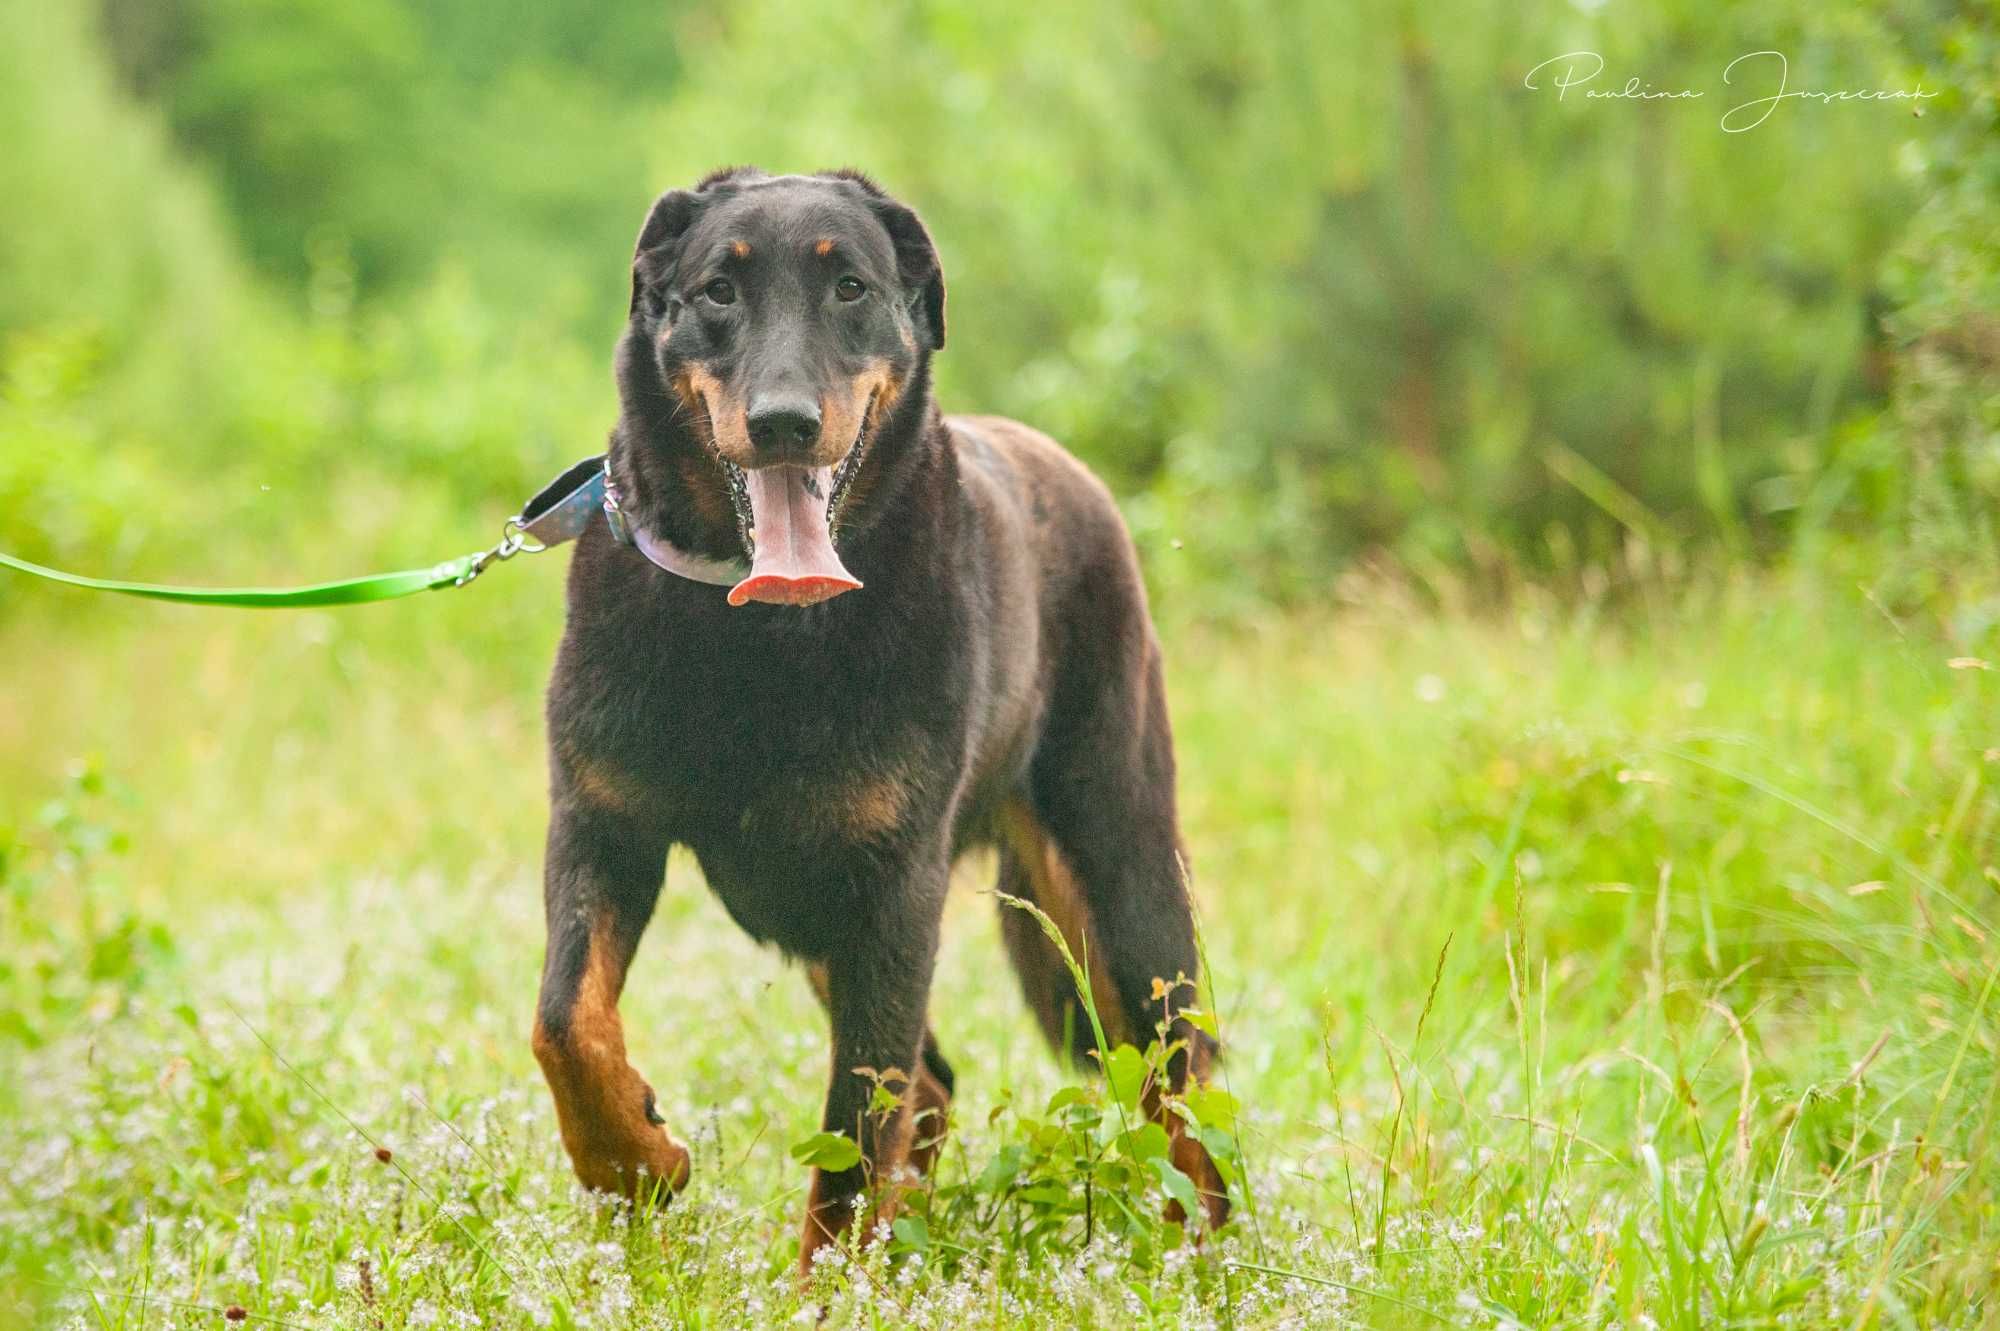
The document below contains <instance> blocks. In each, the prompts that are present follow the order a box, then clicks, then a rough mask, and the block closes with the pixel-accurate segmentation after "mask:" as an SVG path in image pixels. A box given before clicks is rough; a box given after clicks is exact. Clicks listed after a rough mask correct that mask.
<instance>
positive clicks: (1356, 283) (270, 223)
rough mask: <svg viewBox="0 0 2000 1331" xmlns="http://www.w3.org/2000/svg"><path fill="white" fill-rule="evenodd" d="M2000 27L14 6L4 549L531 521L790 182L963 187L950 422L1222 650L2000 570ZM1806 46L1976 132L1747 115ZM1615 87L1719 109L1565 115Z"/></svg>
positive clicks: (1321, 10)
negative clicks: (695, 279)
mask: <svg viewBox="0 0 2000 1331" xmlns="http://www.w3.org/2000/svg"><path fill="white" fill-rule="evenodd" d="M1982 10H1984V11H1985V12H1984V14H1983V15H1982V14H1981V12H1980V11H1982ZM1991 18H1992V14H1991V11H1990V9H1987V8H1986V7H1984V6H1970V7H1965V6H1960V5H1957V4H1952V3H1941V2H1938V0H1896V2H1894V3H1876V4H1861V5H1840V6H1828V5H1822V4H1813V3H1806V2H1805V0H1755V2H1754V3H1749V4H1737V5H1716V4H1710V3H1697V2H1694V0H1679V2H1677V3H1671V4H1665V5H1647V6H1632V5H1624V4H1618V3H1581V2H1579V3H1573V4H1548V5H1533V6H1525V7H1524V6H1512V5H1500V4H1477V3H1450V4H1438V5H1425V6H1414V5H1403V6H1383V7H1366V6H1334V5H1318V4H1304V5H1301V4H1259V3H1244V4H1232V5H1223V6H1216V5H1212V4H1193V3H1174V2H1172V0H1166V2H1163V3H1148V4H1136V5H1111V6H1091V7H1088V8H1087V10H1084V11H1080V12H1065V13H1060V14H1057V13H1049V14H1036V13H1026V12H1023V11H1022V10H1021V8H1020V7H1019V6H1014V5H998V4H921V3H920V4H890V5H881V6H870V7H867V8H865V9H857V10H854V11H851V12H847V13H844V14H843V15H842V16H841V17H840V19H839V20H838V21H837V22H836V21H833V20H831V19H829V18H828V17H827V16H826V14H825V12H824V11H823V10H822V8H821V7H820V6H816V5H812V4H808V3H805V2H804V0H750V2H749V3H732V4H729V5H719V4H713V5H711V4H670V3H659V2H658V0H594V2H593V3H580V4H574V5H563V6H548V5H532V4H526V3H512V2H508V3H493V0H94V2H93V0H67V2H66V3H61V4H37V3H28V2H27V0H5V3H0V36H4V38H5V41H6V46H7V49H8V50H9V51H11V52H13V53H14V58H13V59H12V60H10V62H9V66H10V67H9V69H8V71H7V73H6V74H5V75H4V77H0V141H4V142H5V143H6V145H7V151H6V152H5V153H4V154H0V214H4V225H0V532H4V534H5V541H4V547H5V548H8V549H11V550H13V551H14V552H16V553H18V554H21V555H24V556H26V557H29V558H39V559H45V560H49V561H53V562H58V563H63V564H67V565H76V566H81V567H83V568H86V569H88V570H90V571H94V572H103V573H123V574H140V573H143V574H146V575H151V576H158V577H169V576H173V575H183V576H210V575H212V576H224V575H228V576H232V577H242V576H246V575H249V574H257V575H262V576H276V575H279V574H283V575H286V576H298V577H319V576H328V575H332V574H336V573H342V572H348V571H355V570H358V569H359V568H360V567H362V566H363V565H364V564H366V563H368V562H369V561H370V560H371V559H372V560H375V561H378V562H379V560H381V559H383V558H388V559H390V560H391V561H392V562H393V563H398V564H408V563H421V562H425V561H427V560H429V559H431V558H432V557H434V556H442V555H443V554H445V553H447V552H450V551H455V550H456V549H457V548H458V547H459V546H460V545H464V544H466V542H467V541H469V540H474V539H476V538H483V537H484V536H485V535H486V533H488V532H489V531H490V529H491V528H492V527H493V526H494V523H495V521H496V520H497V519H498V517H500V516H502V515H503V514H504V513H505V512H507V511H510V508H511V505H513V504H514V503H516V502H517V501H518V500H519V499H520V497H521V496H523V495H525V494H527V493H528V492H530V491H531V490H532V489H533V488H534V487H535V486H536V485H537V484H538V483H539V482H540V481H541V480H542V479H543V478H544V477H545V476H546V475H547V474H549V473H550V472H552V471H553V470H554V469H555V468H557V467H558V466H560V465H561V464H564V463H566V462H568V461H569V460H571V459H572V458H574V457H577V456H580V455H583V454H585V453H588V452H591V451H594V450H595V449H596V448H597V447H598V446H599V443H600V440H601V437H602V435H603V433H604V431H605V429H606V427H607V426H608V425H609V424H610V422H611V419H612V415H613V398H612V394H611V391H610V381H609V378H608V363H609V355H610V349H611V346H612V343H613V340H614V338H615V336H616V334H617V331H618V328H619V325H620V321H621V318H622V314H623V311H624V301H625V296H624V292H625V287H626V276H625V274H626V269H627V264H628V261H629V257H630V250H631V241H632V237H633V235H634V233H635V232H636V229H637V226H638V224H639V221H640V220H641V218H642V217H643V215H644V213H645V210H646V206H647V204H648V203H649V201H650V200H651V198H652V197H653V195H654V194H655V193H656V192H657V191H658V190H660V189H662V188H665V187H668V186H673V185H677V184H685V183H687V182H689V181H691V180H692V179H693V178H694V177H696V176H697V175H699V174H700V173H702V172H704V171H706V170H708V169H710V168H711V167H714V166H716V165H718V164H725V163H733V162H743V161H747V162H754V163H758V164H761V165H763V166H766V167H768V168H770V169H772V170H779V171H782V170H810V169H814V168H819V167H825V166H834V165H857V166H860V167H863V168H864V169H866V170H868V171H870V172H871V173H873V174H875V175H876V176H878V177H879V178H880V179H881V180H882V181H883V182H884V183H885V184H886V185H887V186H888V187H889V188H890V189H892V190H893V191H895V192H897V193H899V194H900V195H902V196H903V197H904V198H906V199H908V200H909V201H911V202H912V203H914V204H915V205H916V206H917V207H918V208H919V209H920V210H921V211H922V213H923V214H924V216H925V217H926V218H927V219H928V221H929V223H930V225H931V228H932V230H933V231H934V232H935V234H936V236H937V238H938V242H939V245H940V247H941V249H942V252H943V257H944V264H945V269H946V273H947V277H948V280H949V284H950V296H951V323H952V339H951V346H950V349H949V351H948V353H947V354H946V355H945V356H944V357H943V359H942V362H941V366H940V372H941V385H942V396H943V398H944V400H945V401H946V403H947V404H948V405H951V406H955V407H957V408H959V409H977V410H985V411H997V412H1003V413H1009V414H1013V415H1017V416H1020V417H1022V418H1024V419H1027V420H1029V421H1032V422H1034V423H1036V424H1037V425H1039V426H1042V427H1043V428H1045V429H1047V430H1049V431H1050V432H1052V433H1054V434H1056V435H1057V436H1058V437H1060V438H1062V439H1064V440H1066V441H1067V442H1068V443H1069V444H1070V445H1071V446H1072V447H1073V448H1074V449H1075V450H1076V451H1077V452H1079V453H1080V454H1081V455H1082V456H1083V457H1084V458H1085V459H1087V460H1088V461H1089V462H1090V463H1091V464H1092V465H1093V466H1094V467H1096V468H1097V469H1098V470H1099V471H1100V472H1102V473H1103V474H1104V475H1105V476H1106V477H1107V478H1108V479H1109V480H1110V482H1111V483H1112V485H1113V487H1114V489H1115V490H1116V491H1117V492H1118V493H1119V495H1120V496H1121V498H1122V499H1123V500H1124V501H1125V502H1126V504H1127V506H1128V513H1129V516H1130V518H1131V520H1132V522H1133V524H1134V526H1135V528H1136V530H1137V532H1138V534H1139V536H1140V538H1141V540H1142V541H1143V542H1145V543H1146V544H1147V546H1148V548H1149V552H1150V553H1152V554H1153V555H1155V556H1156V557H1155V558H1153V559H1152V560H1151V561H1150V568H1151V573H1152V576H1153V577H1154V578H1155V580H1156V590H1160V591H1162V592H1164V591H1168V590H1171V591H1174V592H1176V593H1180V594H1184V595H1185V596H1187V597H1190V598H1199V603H1200V604H1201V605H1202V606H1203V607H1204V608H1205V610H1206V611H1210V612H1214V613H1237V612H1241V611H1243V610H1245V609H1250V608H1260V607H1264V606H1269V605H1272V604H1299V603H1307V604H1311V603H1319V602H1323V601H1324V600H1325V599H1326V598H1327V597H1328V596H1329V595H1331V594H1332V592H1333V590H1334V587H1335V585H1336V578H1337V575H1338V574H1339V573H1340V571H1341V570H1342V569H1344V568H1349V567H1352V566H1353V565H1354V563H1355V562H1356V561H1365V560H1369V559H1383V560H1390V561H1393V562H1394V563H1395V564H1396V565H1397V566H1398V567H1400V568H1401V569H1403V570H1405V571H1407V572H1410V573H1412V574H1413V575H1414V576H1416V577H1417V578H1419V579H1428V578H1433V577H1439V576H1454V575H1460V574H1470V575H1472V576H1473V577H1475V578H1484V579H1491V578H1495V577H1502V578H1504V577H1508V576H1511V575H1512V574H1513V573H1514V572H1515V571H1520V570H1526V571H1528V572H1529V573H1531V574H1532V575H1535V576H1541V577H1546V578H1554V579H1564V578H1573V577H1578V576H1584V575H1586V574H1587V573H1588V571H1589V570H1591V569H1593V568H1595V569H1598V570H1601V571H1603V572H1604V573H1605V574H1606V575H1608V576H1612V577H1616V576H1617V569H1618V567H1619V565H1620V564H1621V562H1623V561H1624V559H1625V558H1626V556H1627V555H1628V553H1629V550H1628V547H1630V546H1632V545H1633V544H1634V543H1638V544H1643V545H1644V547H1645V549H1646V552H1647V553H1648V554H1649V555H1651V556H1652V557H1655V558H1658V557H1662V556H1666V557H1675V556H1679V557H1686V556H1690V555H1699V554H1702V553H1705V552H1715V553H1717V554H1719V555H1720V556H1722V557H1726V558H1729V559H1747V560H1762V559H1769V558H1771V557H1773V556H1775V555H1780V554H1784V553H1787V552H1791V551H1794V550H1796V549H1797V548H1798V547H1799V545H1800V543H1801V542H1813V541H1818V540H1821V539H1822V538H1825V537H1827V536H1829V535H1841V534H1846V535H1853V534H1864V535H1871V536H1872V535H1879V534H1881V533H1884V532H1891V531H1893V532H1895V533H1898V534H1904V535H1909V536H1911V537H1913V538H1915V539H1916V540H1917V541H1918V542H1920V543H1921V544H1922V546H1923V549H1924V551H1925V554H1926V556H1927V559H1928V564H1927V569H1928V571H1927V572H1919V571H1918V570H1916V569H1914V568H1912V567H1908V566H1905V565H1902V564H1899V565H1898V566H1897V571H1898V573H1899V574H1902V575H1907V579H1906V580H1910V581H1915V582H1921V580H1922V578H1924V577H1927V576H1935V573H1936V570H1937V569H1939V568H1947V569H1948V568H1949V567H1950V566H1951V565H1952V564H1954V563H1959V564H1964V563H1984V564H1988V565H1990V564H1991V562H1992V560H1993V556H1994V552H1995V546H1994V534H1993V521H1992V514H1993V511H1994V507H1995V503H1996V500H2000V442H1996V430H2000V414H1996V413H2000V408H1996V406H1995V397H1994V376H1995V366H1996V357H2000V322H1996V317H2000V316H1996V314H1995V311H1996V309H2000V289H1996V281H1997V280H2000V279H1996V271H2000V261H1996V258H1995V242H1994V236H1995V234H1996V230H2000V212H1996V203H1995V199H1996V192H2000V186H1996V176H2000V165H1996V163H2000V127H1996V121H1995V110H1994V88H1995V80H1996V74H1995V70H1996V67H2000V47H1997V46H1996V44H1995V38H1994V28H1993V25H1992V22H1991ZM1765 48H1778V49H1782V50H1783V51H1785V52H1786V53H1787V54H1788V56H1789V58H1790V62H1791V81H1792V82H1791V86H1792V87H1793V88H1798V87H1808V88H1814V89H1824V88H1877V87H1889V88H1903V89H1908V88H1912V87H1915V86H1917V85H1919V84H1921V85H1922V86H1923V87H1924V88H1925V89H1927V90H1934V91H1936V92H1937V93H1938V94H1939V95H1938V96H1937V97H1936V98H1935V99H1933V100H1928V101H1925V102H1923V103H1921V104H1920V106H1921V111H1922V114H1921V116H1919V115H1917V114H1915V111H1914V110H1913V104H1912V103H1910V102H1908V101H1895V102H1883V103H1849V104H1844V105H1825V104H1820V103H1811V102H1794V103H1791V104H1788V105H1785V106H1783V107H1781V108H1779V109H1778V110H1777V111H1776V113H1775V114H1773V115H1771V116H1770V117H1769V119H1768V120H1767V121H1765V123H1763V124H1761V125H1760V126H1758V127H1757V128H1756V129H1754V130H1751V131H1748V132H1743V133H1734V134H1731V133H1724V132H1722V131H1721V130H1720V128H1719V126H1718V120H1719V118H1720V116H1721V113H1722V112H1723V111H1724V110H1725V109H1726V108H1727V106H1728V105H1729V104H1730V103H1731V101H1733V100H1736V99H1737V94H1738V93H1739V92H1741V91H1743V88H1742V85H1739V87H1738V88H1736V89H1732V88H1730V87H1727V86H1725V85H1724V84H1723V82H1722V73H1723V70H1724V67H1725V66H1726V65H1727V64H1728V62H1729V61H1730V60H1731V59H1733V58H1734V57H1735V56H1737V55H1741V54H1743V53H1744V52H1746V51H1752V50H1759V49H1765ZM1576 50H1591V51H1596V52H1599V53H1601V54H1602V56H1603V58H1604V62H1605V72H1604V73H1603V75H1602V76H1601V77H1600V78H1599V79H1598V81H1597V83H1596V84H1595V85H1593V86H1595V87H1598V88H1611V87H1615V86H1618V85H1622V84H1623V83H1624V82H1625V80H1626V79H1627V78H1637V79H1640V80H1642V81H1643V82H1644V83H1646V84H1649V85H1651V86H1653V87H1655V88H1663V89H1671V88H1691V89H1699V90H1703V91H1704V93H1705V96H1704V97H1703V98H1702V99H1701V100H1699V101H1693V102H1633V101H1585V100H1584V99H1583V97H1582V95H1581V93H1580V92H1578V91H1575V90H1572V91H1571V92H1570V93H1569V94H1568V95H1567V96H1566V97H1564V98H1562V99H1561V100H1558V98H1557V97H1556V96H1555V94H1554V92H1553V90H1551V89H1549V87H1548V84H1547V81H1546V78H1545V79H1544V80H1543V89H1544V90H1543V91H1541V92H1532V91H1529V90H1527V89H1526V88H1524V86H1523V79H1524V76H1525V75H1526V74H1527V73H1528V71H1529V70H1530V69H1531V68H1532V67H1534V66H1535V65H1536V64H1538V63H1539V62H1541V61H1543V60H1546V59H1548V58H1549V57H1552V56H1555V55H1558V54H1560V53H1563V52H1567V51H1576ZM1305 53H1311V58H1302V56H1303V55H1304V54H1305ZM1748 76H1749V71H1745V75H1744V77H1745V78H1748ZM1770 81H1771V80H1770V79H1769V77H1768V71H1766V70H1760V71H1758V76H1757V80H1755V81H1753V83H1754V88H1755V90H1757V91H1768V90H1770V89H1766V88H1765V87H1764V84H1767V83H1769V82H1770ZM413 514H421V515H422V516H423V520H424V521H425V522H427V523H431V524H435V526H436V527H441V528H443V529H445V530H448V531H449V536H446V535H445V534H444V533H443V531H440V530H433V531H425V530H424V529H423V528H421V527H417V528H412V527H411V526H410V525H409V523H408V518H409V517H410V516H411V515H413ZM1174 541H1178V542H1179V545H1178V546H1175V545H1173V544H1171V543H1172V542H1174ZM322 551H339V552H341V553H340V554H339V555H338V556H336V557H335V558H334V559H333V561H332V564H333V566H329V563H328V560H327V559H326V558H325V557H320V555H321V552H322ZM1168 551H1172V555H1171V557H1167V552H1168ZM308 555H311V556H315V557H313V558H310V559H309V558H307V556H308ZM1897 590H1898V591H1899V592H1906V591H1910V590H1913V588H1912V587H1909V586H1904V585H1902V584H1900V583H1899V585H1898V588H1897ZM1917 590H1920V588H1919V589H1917ZM21 595H22V590H21V588H20V586H19V584H18V582H15V581H9V582H8V583H7V584H5V585H0V608H4V607H5V606H6V605H7V604H8V603H9V602H10V601H14V600H16V599H18V598H19V597H20V596H21Z"/></svg>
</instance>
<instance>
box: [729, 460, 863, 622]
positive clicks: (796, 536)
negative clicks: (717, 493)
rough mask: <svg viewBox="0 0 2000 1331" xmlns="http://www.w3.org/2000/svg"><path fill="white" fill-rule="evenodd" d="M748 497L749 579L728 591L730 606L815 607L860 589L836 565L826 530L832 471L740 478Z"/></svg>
mask: <svg viewBox="0 0 2000 1331" xmlns="http://www.w3.org/2000/svg"><path fill="white" fill-rule="evenodd" d="M743 483H744V486H745V487H746V488H747V489H748V490H749V492H750V543H751V548H752V554H751V557H750V576H749V577H747V578H745V579H743V581H741V582H739V583H737V584H736V585H735V586H734V587H731V588H730V589H729V604H731V605H742V604H744V603H745V602H747V601H762V602H764V603H765V604H767V605H813V604H815V603H817V602H819V601H824V600H826V599H827V598H829V597H833V596H838V595H840V594H841V593H842V592H851V591H853V590H855V589H856V588H858V587H859V586H860V585H861V583H860V580H859V579H857V578H856V577H855V576H854V575H853V574H852V573H849V572H848V571H847V568H846V566H845V565H843V564H842V563H841V562H840V556H839V555H838V554H836V553H835V552H834V549H833V533H832V532H830V531H828V530H827V525H826V507H827V501H828V499H829V498H830V496H831V495H832V493H833V468H831V467H759V468H758V469H757V470H755V471H746V472H744V473H743Z"/></svg>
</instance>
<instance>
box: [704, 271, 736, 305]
mask: <svg viewBox="0 0 2000 1331" xmlns="http://www.w3.org/2000/svg"><path fill="white" fill-rule="evenodd" d="M701 294H702V295H704V296H706V297H708V299H709V302H710V303H711V304H714V305H734V304H735V303H736V284H735V283H733V282H731V281H729V280H728V279H727V278H721V277H718V278H716V279H715V280H714V281H713V282H710V283H709V284H708V285H707V286H705V287H703V288H702V289H701Z"/></svg>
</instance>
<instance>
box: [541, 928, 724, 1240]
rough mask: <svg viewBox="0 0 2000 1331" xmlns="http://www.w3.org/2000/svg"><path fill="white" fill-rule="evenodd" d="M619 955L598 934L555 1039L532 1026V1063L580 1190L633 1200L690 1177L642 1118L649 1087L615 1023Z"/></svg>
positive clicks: (673, 1145)
mask: <svg viewBox="0 0 2000 1331" xmlns="http://www.w3.org/2000/svg"><path fill="white" fill-rule="evenodd" d="M616 957H617V949H616V948H615V947H614V946H613V945H612V944H611V943H610V941H609V940H608V939H607V938H605V937H603V936H602V935H593V936H592V938H591V940H590V957H589V960H588V962H587V963H586V964H585V966H584V972H583V978H582V981H581V983H579V985H578V986H577V993H576V1001H575V1003H574V1004H573V1005H572V1007H571V1008H570V1017H569V1026H568V1029H567V1030H566V1031H564V1032H562V1033H561V1034H557V1033H556V1032H553V1031H550V1030H549V1029H547V1028H546V1027H544V1026H543V1025H542V1023H541V1022H540V1021H539V1020H537V1021H536V1023H535V1036H534V1046H535V1059H536V1061H537V1062H539V1063H540V1064H541V1065H542V1074H543V1075H544V1076H545V1077H547V1078H548V1082H549V1089H550V1090H551V1091H553V1092H554V1093H555V1101H556V1122H557V1124H558V1126H559V1127H560V1128H561V1130H562V1140H563V1146H564V1147H565V1148H566V1149H567V1150H568V1151H569V1158H570V1162H571V1163H572V1164H573V1165H574V1166H575V1167H576V1176H577V1177H578V1178H579V1179H581V1180H583V1183H584V1186H585V1187H588V1188H594V1189H596V1190H597V1191H599V1192H611V1193H618V1194H621V1195H623V1196H625V1197H628V1198H632V1199H634V1200H648V1199H653V1198H658V1199H660V1200H664V1198H665V1196H666V1194H667V1192H668V1191H669V1190H671V1191H676V1192H677V1191H679V1190H680V1188H681V1187H682V1186H683V1185H685V1184H686V1182H687V1177H688V1153H687V1148H686V1147H684V1146H682V1145H681V1144H680V1143H679V1142H677V1141H675V1140H674V1139H673V1137H672V1136H671V1135H669V1134H668V1132H667V1130H666V1128H665V1127H663V1126H661V1125H659V1124H656V1123H653V1122H651V1121H650V1120H649V1118H648V1117H647V1114H648V1110H649V1109H652V1110H653V1111H654V1112H657V1109H656V1108H655V1107H654V1099H653V1088H652V1087H651V1086H649V1085H647V1084H646V1079H645V1078H644V1077H641V1076H640V1075H639V1073H638V1071H637V1070H636V1069H635V1068H633V1066H632V1065H631V1064H630V1063H629V1062H627V1061H626V1058H625V1028H624V1025H623V1024H622V1023H621V1022H620V1021H619V1019H618V995H619V992H620V990H621V989H623V987H624V983H625V974H624V967H623V965H622V964H621V963H620V962H619V961H618V960H617V959H616Z"/></svg>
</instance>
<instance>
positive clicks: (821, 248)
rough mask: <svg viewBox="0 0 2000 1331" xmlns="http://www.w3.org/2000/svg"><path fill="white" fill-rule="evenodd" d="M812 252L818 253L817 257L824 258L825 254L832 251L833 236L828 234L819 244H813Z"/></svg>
mask: <svg viewBox="0 0 2000 1331" xmlns="http://www.w3.org/2000/svg"><path fill="white" fill-rule="evenodd" d="M813 253H814V254H817V255H819V257H820V258H822V259H824V258H825V257H826V256H827V255H829V254H831V253H833V237H832V236H828V237H826V238H825V239H824V240H822V241H820V243H819V244H817V245H815V246H813Z"/></svg>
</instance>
